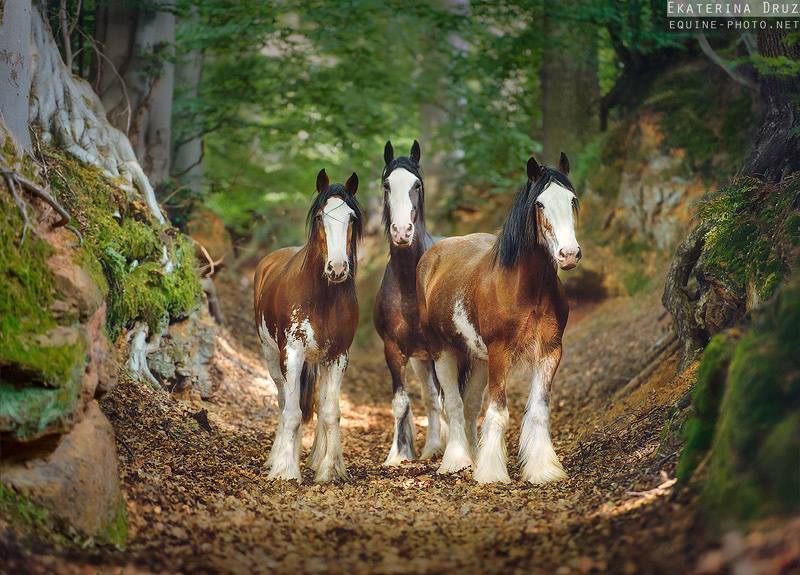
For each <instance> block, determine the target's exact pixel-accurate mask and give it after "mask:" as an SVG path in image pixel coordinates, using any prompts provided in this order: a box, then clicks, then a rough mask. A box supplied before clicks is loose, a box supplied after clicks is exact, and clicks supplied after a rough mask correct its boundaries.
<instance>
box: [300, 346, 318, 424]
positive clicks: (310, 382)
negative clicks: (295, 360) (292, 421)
mask: <svg viewBox="0 0 800 575" xmlns="http://www.w3.org/2000/svg"><path fill="white" fill-rule="evenodd" d="M318 373H319V368H318V367H317V366H316V364H314V365H312V364H310V363H308V362H307V361H306V362H303V369H302V371H301V372H300V413H302V414H303V423H308V422H309V421H310V420H311V416H313V415H314V388H316V387H317V375H318Z"/></svg>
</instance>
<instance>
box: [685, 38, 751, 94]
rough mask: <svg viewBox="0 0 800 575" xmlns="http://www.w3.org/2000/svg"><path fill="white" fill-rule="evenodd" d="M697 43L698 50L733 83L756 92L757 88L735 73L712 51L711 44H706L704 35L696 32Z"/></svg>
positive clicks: (734, 70)
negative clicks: (698, 45) (723, 71)
mask: <svg viewBox="0 0 800 575" xmlns="http://www.w3.org/2000/svg"><path fill="white" fill-rule="evenodd" d="M697 42H698V44H700V50H702V51H703V54H705V55H706V56H707V57H708V59H709V60H711V61H712V62H713V63H714V64H716V65H717V66H719V67H720V68H722V69H723V70H725V73H726V74H727V75H728V76H730V78H731V79H732V80H733V81H734V82H737V83H739V84H741V85H742V86H745V87H747V88H749V89H750V90H756V91H757V90H758V86H756V85H755V84H754V83H753V82H751V81H750V79H749V78H747V77H745V76H744V75H742V74H740V73H739V72H737V71H736V69H735V68H734V67H733V66H731V65H730V64H729V63H728V62H726V61H725V60H724V59H723V58H722V57H721V56H720V55H719V54H717V53H716V52H715V51H714V48H712V47H711V44H709V43H708V38H706V35H705V34H703V33H702V32H698V33H697Z"/></svg>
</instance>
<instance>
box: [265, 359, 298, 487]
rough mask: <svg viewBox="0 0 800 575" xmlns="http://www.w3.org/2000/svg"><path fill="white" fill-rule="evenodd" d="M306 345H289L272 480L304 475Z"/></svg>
mask: <svg viewBox="0 0 800 575" xmlns="http://www.w3.org/2000/svg"><path fill="white" fill-rule="evenodd" d="M304 357H305V356H304V353H303V348H302V347H300V346H297V345H292V346H287V348H286V382H285V384H284V386H283V387H284V401H283V409H282V410H281V414H280V416H279V418H278V430H277V431H276V433H275V442H274V443H273V444H272V452H271V453H270V472H269V478H270V479H297V480H298V481H300V480H301V476H300V424H301V422H302V415H301V413H300V371H301V370H302V368H303V360H304Z"/></svg>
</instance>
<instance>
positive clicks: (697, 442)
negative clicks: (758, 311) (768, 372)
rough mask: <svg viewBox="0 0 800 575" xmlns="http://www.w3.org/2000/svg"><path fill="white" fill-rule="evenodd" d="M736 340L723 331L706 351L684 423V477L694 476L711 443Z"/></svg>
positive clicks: (681, 465)
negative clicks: (690, 408)
mask: <svg viewBox="0 0 800 575" xmlns="http://www.w3.org/2000/svg"><path fill="white" fill-rule="evenodd" d="M735 344H736V341H735V339H734V338H732V337H731V336H729V335H727V334H719V335H717V336H716V337H714V339H712V340H711V342H710V343H709V344H708V347H706V350H705V352H704V353H703V360H702V361H701V363H700V367H699V369H698V371H697V383H696V384H695V387H694V389H693V390H692V415H691V416H690V417H689V419H688V420H687V421H686V424H685V425H684V427H683V433H682V435H683V440H684V446H683V449H682V451H681V457H680V460H679V461H678V469H677V472H676V475H677V477H678V479H679V480H680V481H686V480H688V479H689V478H690V477H691V475H692V473H693V472H694V470H695V469H696V468H697V466H698V465H699V463H700V461H702V459H703V457H705V455H706V453H708V450H709V448H710V447H711V441H712V439H713V437H714V429H715V427H716V424H717V418H718V416H719V405H720V402H721V401H722V394H723V392H724V391H725V379H726V377H727V374H728V365H729V364H730V361H731V356H732V355H733V350H734V349H735Z"/></svg>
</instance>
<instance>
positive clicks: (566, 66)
mask: <svg viewBox="0 0 800 575" xmlns="http://www.w3.org/2000/svg"><path fill="white" fill-rule="evenodd" d="M543 32H544V33H545V34H547V36H548V39H547V41H546V42H545V45H546V46H549V47H550V48H549V49H547V50H546V52H545V55H544V60H543V62H542V67H541V69H540V72H539V79H540V83H541V105H542V130H541V142H542V149H543V156H544V158H549V161H551V162H555V161H556V159H557V158H558V157H559V154H560V153H561V152H570V151H573V152H574V151H576V150H578V149H579V148H581V147H582V145H583V144H585V143H586V142H587V141H588V139H589V138H590V137H591V135H592V134H594V133H595V132H596V131H597V114H596V113H595V110H596V107H597V104H598V102H599V100H600V85H599V82H598V79H597V45H596V38H595V36H594V34H592V33H590V31H588V30H583V29H578V28H576V27H575V26H574V25H571V24H565V23H564V22H557V21H552V20H549V21H548V22H547V23H546V24H545V25H544V27H543ZM567 45H569V46H572V48H573V49H571V50H569V51H567V50H565V46H567ZM576 53H578V54H581V56H580V57H578V58H575V57H570V56H569V54H576Z"/></svg>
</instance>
